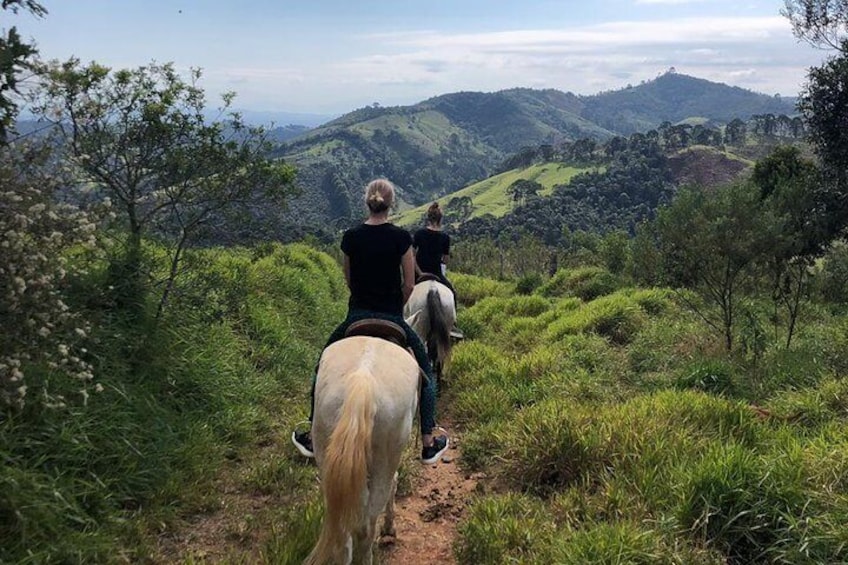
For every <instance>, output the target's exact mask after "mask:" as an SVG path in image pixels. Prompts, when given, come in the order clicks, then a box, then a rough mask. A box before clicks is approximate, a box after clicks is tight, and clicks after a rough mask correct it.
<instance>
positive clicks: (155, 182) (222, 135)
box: [35, 59, 294, 316]
mask: <svg viewBox="0 0 848 565" xmlns="http://www.w3.org/2000/svg"><path fill="white" fill-rule="evenodd" d="M199 79H200V71H199V70H192V71H191V74H190V77H189V79H188V80H184V79H183V78H181V77H180V75H179V74H177V72H176V71H175V70H174V68H173V66H172V65H171V64H165V65H159V64H150V65H147V66H142V67H139V68H137V69H124V70H118V71H111V70H110V69H108V68H106V67H104V66H102V65H99V64H97V63H91V64H88V65H82V64H80V62H79V60H77V59H71V60H69V61H67V62H64V63H58V62H54V63H51V64H49V65H46V66H45V67H44V68H43V69H42V84H41V88H40V89H39V91H38V92H37V104H36V105H35V111H36V113H37V114H38V115H40V117H42V118H44V119H46V120H50V121H52V122H53V123H54V124H55V126H56V129H57V131H58V132H59V134H60V135H61V137H62V141H63V142H64V147H65V148H66V150H67V152H68V156H69V159H70V160H71V161H72V162H73V163H74V164H75V165H76V166H77V167H78V169H79V171H80V172H81V175H82V176H81V178H80V179H79V182H80V183H86V184H89V185H90V186H91V187H93V188H94V191H95V193H96V194H99V195H101V196H103V197H107V196H108V197H110V198H111V199H112V200H113V201H114V203H115V209H116V211H117V212H118V214H119V220H120V221H121V223H122V225H123V228H124V230H125V233H126V238H125V241H124V244H125V247H124V252H123V253H122V257H120V258H119V260H117V261H115V262H113V266H114V267H116V269H115V271H116V272H117V273H118V276H117V277H116V281H115V282H116V283H121V284H125V285H126V286H125V287H124V289H125V291H126V292H124V293H123V295H121V296H119V297H120V298H123V299H124V300H125V301H126V304H128V305H132V304H136V305H137V304H139V303H140V296H138V293H141V292H142V290H143V288H144V285H143V280H142V279H143V276H142V268H141V267H142V253H141V252H142V240H143V238H144V237H147V236H153V235H166V236H169V239H170V240H171V241H172V242H173V248H172V251H171V257H170V269H169V273H168V276H167V279H166V280H165V281H164V285H163V287H162V288H163V289H162V290H161V292H160V296H159V308H158V311H157V316H158V315H159V314H161V312H162V309H163V308H164V306H165V304H166V302H167V300H168V295H169V292H170V290H171V288H172V285H173V283H174V280H175V278H176V276H177V275H178V273H179V269H180V260H181V257H182V254H183V251H184V250H185V248H186V246H187V245H188V244H189V243H190V242H191V240H192V238H193V237H195V236H197V234H198V233H199V232H200V230H201V229H202V228H203V227H205V226H206V225H207V224H209V223H212V222H214V221H218V220H220V218H221V216H222V214H224V213H226V212H228V211H229V210H232V209H233V208H235V207H239V206H241V207H249V206H251V205H252V206H258V205H259V203H263V205H265V206H267V205H268V203H282V202H283V200H284V198H285V197H286V195H287V194H289V193H290V192H291V189H292V182H293V178H294V170H293V169H292V168H291V167H290V166H288V165H285V164H281V163H278V162H272V161H269V160H268V159H267V158H266V154H267V151H268V145H267V143H266V142H265V138H264V131H263V130H261V129H254V128H248V127H246V126H245V125H244V123H243V122H242V121H241V118H240V116H238V115H237V114H234V113H227V114H226V119H225V120H222V121H214V122H211V123H210V122H208V121H207V120H206V118H205V95H204V92H203V90H202V89H201V88H200V87H199V86H198V85H197V82H198V80H199ZM233 96H234V95H232V94H227V95H225V96H224V102H223V108H222V109H221V114H222V115H224V114H225V113H226V112H228V109H229V106H230V104H231V102H232V100H233ZM118 267H120V268H118Z"/></svg>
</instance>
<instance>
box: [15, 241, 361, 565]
mask: <svg viewBox="0 0 848 565" xmlns="http://www.w3.org/2000/svg"><path fill="white" fill-rule="evenodd" d="M151 256H152V257H156V256H157V253H155V252H154V253H151ZM187 264H190V265H191V266H192V271H191V272H190V275H188V276H185V277H182V278H181V279H179V280H178V286H177V288H176V289H175V291H174V293H173V297H174V299H173V302H172V303H171V306H170V309H169V310H167V311H166V315H165V317H164V318H163V319H162V320H161V321H160V323H159V324H157V325H153V324H152V323H141V325H139V322H137V321H136V322H133V321H130V320H127V319H125V318H123V317H122V316H121V315H120V312H118V311H115V310H114V309H110V308H108V307H102V308H98V309H94V310H92V311H90V312H89V314H90V316H91V317H92V318H94V320H95V323H94V324H93V327H94V331H93V335H92V338H91V340H90V343H89V344H87V345H88V350H89V355H90V357H91V359H92V361H93V363H94V368H95V371H94V372H95V382H96V383H98V384H99V385H100V386H102V387H103V392H101V393H93V392H92V393H91V396H90V398H89V400H88V405H87V406H83V405H82V403H81V397H80V396H79V394H78V392H77V388H78V387H77V386H76V385H75V384H74V383H72V382H65V381H61V380H56V379H54V378H53V376H52V375H51V373H50V371H49V370H47V369H46V368H37V367H36V368H33V369H32V370H31V371H28V373H29V376H28V384H29V385H30V387H31V390H34V391H36V390H38V388H39V386H40V382H47V381H49V382H50V385H51V386H50V388H51V390H53V391H54V392H55V393H57V394H58V393H61V394H64V395H65V398H66V399H67V402H66V404H67V407H66V408H63V409H45V408H42V407H41V405H40V404H39V402H38V398H37V397H34V398H32V399H31V403H30V404H29V405H28V407H27V409H26V410H25V411H24V412H21V413H14V412H8V411H7V412H5V413H4V414H3V415H2V416H0V457H2V460H3V464H2V465H0V538H2V539H3V540H4V541H3V543H2V544H0V562H3V563H60V562H61V563H91V562H112V561H119V560H128V561H137V560H141V559H144V558H145V557H144V556H147V555H149V554H150V551H151V548H150V547H149V546H150V544H151V543H152V542H151V541H150V537H151V533H152V535H156V534H157V533H158V532H160V531H167V530H169V529H171V528H172V527H174V526H175V525H176V524H178V523H179V521H180V519H181V517H182V516H184V515H187V514H192V513H195V512H204V511H208V510H209V509H211V508H214V507H215V504H216V502H215V501H214V500H215V499H214V496H215V492H214V488H213V484H214V483H213V481H214V480H216V479H218V478H219V475H220V473H221V471H222V470H223V469H226V468H227V465H228V462H229V461H230V460H233V459H238V458H240V457H241V454H242V453H245V454H247V453H250V452H251V450H253V449H255V445H254V442H264V443H268V442H271V441H274V440H273V438H274V435H275V433H276V432H275V427H274V426H280V427H282V428H284V429H289V428H290V426H292V425H293V424H294V423H295V422H296V421H297V420H298V419H302V418H303V417H304V416H305V414H306V413H307V411H308V402H307V399H306V396H307V392H308V386H309V382H310V380H309V378H310V374H311V372H312V370H313V367H314V364H315V361H316V359H317V356H318V353H319V351H320V347H321V345H322V344H323V342H324V340H325V339H326V335H327V334H328V333H329V332H330V330H331V329H332V327H333V326H334V325H335V323H337V322H338V321H339V320H340V319H341V317H342V316H343V314H344V310H345V305H344V300H343V298H344V296H345V290H344V289H345V285H344V281H343V278H342V276H341V271H340V269H339V267H338V265H337V264H336V263H335V262H334V261H332V260H331V259H330V258H329V257H327V256H325V255H323V254H320V253H318V252H316V251H314V250H313V249H311V248H309V247H307V246H302V245H291V246H286V247H283V246H279V245H273V246H267V247H265V248H263V249H256V250H252V251H249V250H229V251H221V250H206V251H199V252H196V253H192V254H191V255H190V257H188V258H187ZM96 271H97V270H96V269H95V270H94V271H93V272H92V274H91V276H90V278H89V279H88V280H84V281H80V282H79V283H78V285H80V287H79V288H77V289H74V292H73V293H72V295H73V296H77V297H81V298H85V297H89V296H92V295H96V294H97V292H98V289H97V288H96V285H97V284H99V283H100V281H101V280H102V277H101V276H100V275H99V273H98V272H96ZM151 306H152V304H151ZM89 390H91V388H90V389H89ZM272 423H273V426H272ZM293 462H294V457H293V456H288V455H284V456H283V457H281V458H279V459H274V460H265V461H257V462H255V463H253V464H252V465H251V466H250V468H249V469H248V470H247V476H246V479H245V480H246V484H249V485H252V488H254V489H255V490H256V492H260V493H263V492H264V493H281V492H291V490H292V489H293V488H298V487H299V488H303V487H306V486H308V485H310V484H313V481H314V470H313V469H311V468H306V467H304V466H303V465H300V464H293ZM314 490H315V489H306V492H307V493H312V492H314ZM295 525H297V528H298V529H299V530H302V528H301V520H300V517H298V520H297V521H293V522H292V526H293V527H294V526H295ZM311 543H314V539H308V540H304V541H303V542H302V545H311ZM307 550H308V547H307ZM294 553H296V555H297V556H296V557H295V558H293V559H294V561H297V562H299V561H301V560H302V559H303V557H305V553H304V552H303V551H301V550H300V549H298V550H297V551H295V552H294Z"/></svg>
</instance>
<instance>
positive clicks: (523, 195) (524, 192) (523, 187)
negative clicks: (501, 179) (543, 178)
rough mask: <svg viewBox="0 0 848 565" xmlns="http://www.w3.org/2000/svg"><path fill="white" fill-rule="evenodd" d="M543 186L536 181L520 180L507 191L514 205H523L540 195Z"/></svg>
mask: <svg viewBox="0 0 848 565" xmlns="http://www.w3.org/2000/svg"><path fill="white" fill-rule="evenodd" d="M542 188H543V187H542V185H541V184H539V183H538V182H536V181H532V180H527V179H518V180H516V181H515V182H513V183H512V184H511V185H509V187H508V188H507V189H506V193H507V194H509V195H510V196H511V197H512V202H513V204H516V205H521V204H524V203H525V202H527V200H528V199H530V198H533V197H534V196H538V195H539V191H540V190H542Z"/></svg>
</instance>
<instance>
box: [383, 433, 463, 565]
mask: <svg viewBox="0 0 848 565" xmlns="http://www.w3.org/2000/svg"><path fill="white" fill-rule="evenodd" d="M453 440H454V441H453V445H452V446H451V448H450V449H449V450H448V452H447V454H446V456H445V458H444V459H443V460H442V461H441V462H440V463H438V464H436V465H430V466H428V467H427V468H426V469H424V470H423V471H422V472H421V474H420V475H419V476H418V477H417V478H416V480H415V481H414V484H413V493H412V494H411V495H409V496H406V497H403V498H399V499H398V500H397V502H396V504H395V530H396V531H397V535H398V537H397V538H396V539H394V538H392V539H388V540H387V539H383V540H381V543H380V546H381V563H385V564H389V565H392V564H397V565H410V564H413V563H414V564H415V565H429V564H436V563H440V564H444V563H455V561H454V558H453V543H454V540H455V539H456V526H457V523H458V522H459V520H460V519H461V518H462V517H463V515H464V513H465V506H466V504H467V503H468V500H469V498H470V496H471V494H472V493H474V492H475V490H476V489H477V481H478V477H477V475H474V474H468V473H465V472H463V471H462V469H461V468H460V467H459V465H458V460H459V459H460V458H461V457H462V442H461V438H459V437H458V436H454V438H453Z"/></svg>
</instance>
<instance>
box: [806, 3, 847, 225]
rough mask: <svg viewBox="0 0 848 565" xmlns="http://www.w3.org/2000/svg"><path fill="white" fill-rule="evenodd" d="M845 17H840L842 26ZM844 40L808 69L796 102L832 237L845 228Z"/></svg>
mask: <svg viewBox="0 0 848 565" xmlns="http://www.w3.org/2000/svg"><path fill="white" fill-rule="evenodd" d="M843 9H844V8H843ZM846 15H848V14H843V15H842V18H843V19H842V25H844V24H845V19H844V18H845V16H846ZM845 41H846V43H843V46H842V51H841V52H840V53H839V54H837V55H835V56H833V57H830V58H828V60H827V61H826V62H825V63H824V64H823V65H822V66H820V67H814V68H812V69H810V72H809V74H808V78H807V84H806V87H805V88H804V90H803V91H802V93H801V96H800V99H799V101H798V108H799V109H800V110H801V113H802V115H803V118H804V121H805V122H806V124H807V129H808V132H809V138H810V141H811V143H812V145H813V147H814V150H815V152H816V154H817V155H818V157H819V161H820V164H821V168H822V172H823V177H824V178H823V179H822V181H821V184H820V186H818V187H817V194H816V197H817V201H818V204H819V205H820V206H822V207H823V209H824V212H825V214H826V216H825V217H826V218H827V219H828V220H829V221H828V223H827V230H826V233H828V234H829V235H831V237H834V236H837V235H839V234H840V232H841V230H842V229H844V228H845V226H846V225H848V212H846V210H848V206H846V199H848V172H846V171H848V161H846V155H848V133H846V132H848V113H846V112H845V105H846V100H847V98H846V97H848V39H846V40H845Z"/></svg>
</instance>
